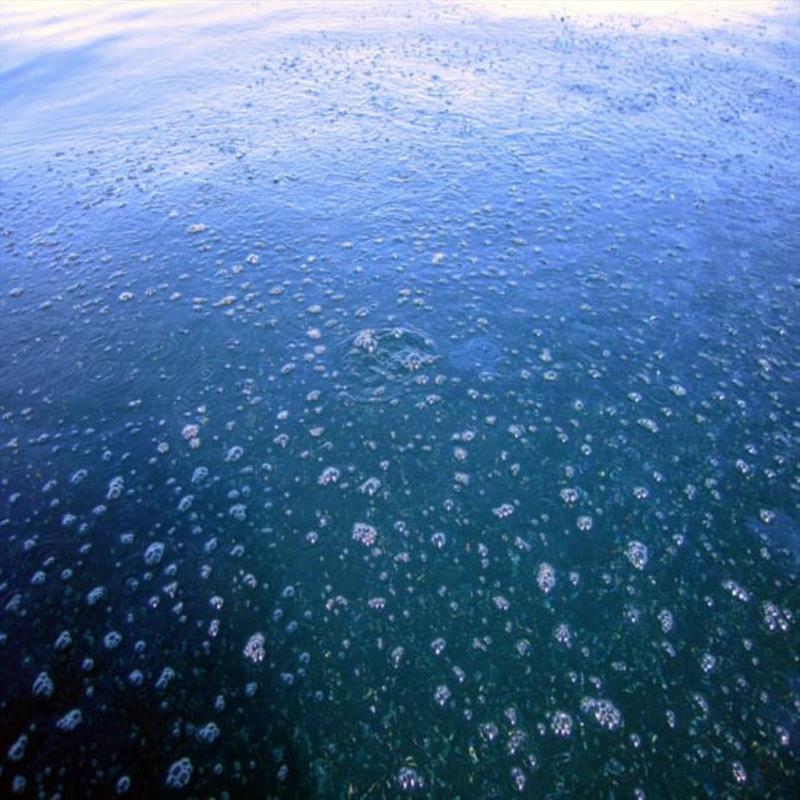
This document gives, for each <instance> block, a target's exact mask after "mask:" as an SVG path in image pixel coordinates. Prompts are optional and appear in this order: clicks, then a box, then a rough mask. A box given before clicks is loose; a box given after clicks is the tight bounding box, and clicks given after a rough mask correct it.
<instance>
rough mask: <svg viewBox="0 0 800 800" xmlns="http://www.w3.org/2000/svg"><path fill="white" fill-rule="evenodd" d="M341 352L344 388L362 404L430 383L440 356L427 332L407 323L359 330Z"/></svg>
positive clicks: (400, 393) (342, 346) (347, 339)
mask: <svg viewBox="0 0 800 800" xmlns="http://www.w3.org/2000/svg"><path fill="white" fill-rule="evenodd" d="M340 351H341V361H340V363H341V372H340V376H341V378H342V381H341V383H340V384H339V388H340V391H341V393H342V395H343V396H344V397H347V398H349V399H351V400H355V401H357V402H361V403H364V402H370V403H379V402H387V401H389V400H393V399H396V398H398V397H400V396H401V395H403V394H405V393H406V392H408V391H410V390H411V389H413V388H414V387H422V386H425V385H427V384H428V383H429V382H430V380H431V379H432V378H433V374H434V366H435V364H436V361H437V360H438V358H439V356H438V355H437V353H436V345H435V343H434V341H433V339H432V338H431V337H430V336H428V334H427V333H425V332H424V331H421V330H419V329H416V328H410V327H404V326H396V327H391V328H364V329H363V330H360V331H356V332H355V333H353V334H351V335H350V336H348V337H347V338H346V339H345V340H344V341H343V342H342V343H341V345H340Z"/></svg>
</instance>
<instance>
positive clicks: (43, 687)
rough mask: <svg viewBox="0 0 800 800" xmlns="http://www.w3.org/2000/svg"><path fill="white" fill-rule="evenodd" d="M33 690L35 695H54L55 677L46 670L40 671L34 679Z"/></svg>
mask: <svg viewBox="0 0 800 800" xmlns="http://www.w3.org/2000/svg"><path fill="white" fill-rule="evenodd" d="M31 691H32V692H33V694H34V697H48V698H49V697H52V696H53V692H55V685H54V684H53V679H52V678H51V677H50V676H49V675H48V674H47V673H46V672H40V673H39V674H38V675H37V676H36V678H35V679H34V681H33V687H32V689H31Z"/></svg>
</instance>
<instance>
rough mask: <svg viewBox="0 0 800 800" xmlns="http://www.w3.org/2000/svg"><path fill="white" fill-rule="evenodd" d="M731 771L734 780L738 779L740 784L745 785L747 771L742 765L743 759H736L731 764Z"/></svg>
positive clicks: (737, 781)
mask: <svg viewBox="0 0 800 800" xmlns="http://www.w3.org/2000/svg"><path fill="white" fill-rule="evenodd" d="M731 773H732V775H733V779H734V781H736V783H737V784H738V785H739V786H744V784H745V783H747V772H746V771H745V768H744V767H743V766H742V762H741V761H734V762H733V763H732V764H731Z"/></svg>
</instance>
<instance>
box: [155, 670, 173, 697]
mask: <svg viewBox="0 0 800 800" xmlns="http://www.w3.org/2000/svg"><path fill="white" fill-rule="evenodd" d="M174 677H175V670H174V669H172V667H164V669H162V670H161V674H160V675H159V676H158V680H157V681H156V684H155V686H156V689H157V690H158V691H160V692H163V691H164V690H165V689H166V688H167V687H168V686H169V684H170V682H171V681H172V680H173V678H174Z"/></svg>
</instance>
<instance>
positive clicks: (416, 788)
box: [396, 766, 425, 794]
mask: <svg viewBox="0 0 800 800" xmlns="http://www.w3.org/2000/svg"><path fill="white" fill-rule="evenodd" d="M396 782H397V786H398V788H399V789H400V791H401V792H403V793H404V794H414V793H416V792H421V791H423V790H424V789H425V779H424V778H423V776H422V775H420V773H419V772H417V770H416V769H414V767H410V766H404V767H401V768H400V770H399V771H398V773H397V777H396Z"/></svg>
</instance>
